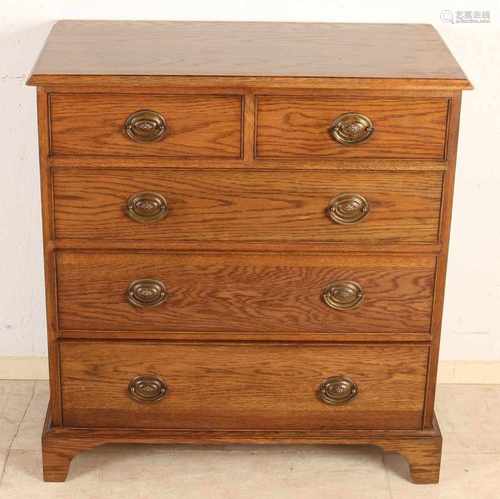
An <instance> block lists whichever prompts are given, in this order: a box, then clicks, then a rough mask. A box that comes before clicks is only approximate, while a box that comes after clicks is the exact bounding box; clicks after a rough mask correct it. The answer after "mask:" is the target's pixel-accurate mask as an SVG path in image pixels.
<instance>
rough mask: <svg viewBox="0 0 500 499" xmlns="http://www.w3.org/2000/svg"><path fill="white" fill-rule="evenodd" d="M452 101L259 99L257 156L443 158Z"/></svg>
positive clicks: (441, 99) (313, 98)
mask: <svg viewBox="0 0 500 499" xmlns="http://www.w3.org/2000/svg"><path fill="white" fill-rule="evenodd" d="M447 117H448V100H447V99H444V98H440V99H437V98H436V99H430V98H427V99H422V98H418V99H417V98H415V99H411V98H378V99H374V98H373V97H372V98H347V97H342V96H335V97H317V96H315V97H302V96H298V97H293V96H271V95H262V96H259V97H258V98H257V125H256V126H257V131H256V141H257V143H256V155H257V157H259V158H304V157H310V158H317V159H318V158H326V159H328V158H401V159H411V158H415V159H416V158H420V159H436V160H440V159H444V157H445V137H446V123H447Z"/></svg>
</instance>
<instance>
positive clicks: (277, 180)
mask: <svg viewBox="0 0 500 499" xmlns="http://www.w3.org/2000/svg"><path fill="white" fill-rule="evenodd" d="M131 39H133V40H134V50H133V51H129V50H127V46H128V45H127V43H124V41H129V40H131ZM228 40H231V41H230V43H228ZM186 46H189V47H191V50H190V51H189V56H187V54H186V51H185V47H186ZM283 47H286V56H284V55H283V51H282V48H283ZM95 54H98V57H97V56H96V55H95ZM207 55H209V57H208V56H207ZM29 83H30V84H32V85H36V86H38V87H39V88H38V127H39V144H40V171H41V190H42V213H43V232H44V248H45V249H44V253H45V277H46V299H47V325H48V342H49V365H50V387H51V399H50V405H49V409H48V414H47V421H46V425H45V429H44V432H43V438H42V441H43V460H44V478H45V480H47V481H62V480H64V479H65V478H66V475H67V473H68V468H69V464H70V461H71V459H72V457H73V456H74V455H75V454H76V453H78V452H80V451H82V450H85V449H90V448H92V447H95V446H98V445H101V444H104V443H108V442H113V443H130V442H141V443H197V444H200V443H202V444H217V443H229V442H231V443H259V444H274V443H311V444H313V443H314V444H316V443H323V444H373V445H378V446H380V447H382V448H383V449H384V450H385V451H388V452H399V453H401V454H402V455H403V456H405V457H406V459H407V460H408V462H409V465H410V473H411V477H412V479H413V480H414V481H415V482H417V483H435V482H437V481H438V478H439V465H440V458H441V435H440V432H439V428H438V425H437V422H436V420H435V417H434V393H435V384H436V371H437V361H438V351H439V335H440V328H441V316H442V307H443V297H444V282H445V270H446V260H447V253H448V240H449V230H450V219H451V205H452V191H453V178H454V172H455V161H456V149H457V140H458V122H459V111H460V96H461V90H463V89H466V88H471V85H470V83H469V82H468V80H467V78H466V77H465V75H464V74H463V72H462V71H461V69H460V67H459V66H458V65H457V63H456V62H455V60H454V59H453V57H452V56H451V54H450V53H449V51H448V50H447V48H446V47H445V45H444V44H443V42H442V40H441V39H440V38H439V35H437V33H436V32H435V31H434V30H433V28H432V27H430V26H426V25H366V24H365V25H355V24H340V25H332V24H297V23H284V24H278V25H277V24H270V23H233V24H231V23H162V22H158V23H150V22H104V21H97V22H80V21H78V22H61V23H58V24H56V26H55V28H54V30H53V32H52V34H51V36H50V37H49V40H48V42H47V45H46V48H45V50H44V51H43V52H42V54H41V56H40V59H39V61H38V63H37V65H36V67H35V69H34V72H33V74H32V75H31V77H30V80H29ZM147 108H150V109H152V110H156V111H158V112H161V113H163V114H164V116H165V118H166V120H167V125H168V126H169V133H168V134H167V136H166V138H165V139H164V140H162V141H160V142H155V143H151V144H143V143H141V144H139V143H136V142H132V141H130V140H129V139H128V138H126V136H125V134H124V133H123V130H122V127H123V123H124V121H125V120H126V118H127V116H128V115H129V114H131V113H133V112H135V111H138V110H140V109H147ZM343 112H363V113H366V114H367V115H369V116H370V117H371V119H372V120H373V122H374V125H375V132H374V133H373V135H372V136H371V137H370V138H369V139H368V140H367V141H366V142H363V143H361V144H357V145H351V146H342V145H340V144H337V143H336V142H334V141H332V139H331V138H330V136H329V134H328V127H329V126H330V124H331V122H332V121H333V120H334V119H335V118H336V116H337V115H338V114H340V113H343ZM145 190H152V191H157V192H159V193H160V194H162V195H164V196H165V197H166V198H167V199H168V202H169V208H170V213H169V214H168V216H167V217H166V218H165V219H164V220H162V221H160V222H158V223H155V224H150V225H149V224H148V225H140V224H138V223H137V222H133V221H132V220H130V219H129V218H127V217H126V215H125V212H124V205H125V202H126V199H127V197H128V196H130V195H131V194H134V193H136V192H140V191H145ZM340 192H354V193H358V194H361V195H363V196H365V197H366V198H367V199H368V200H369V202H370V208H371V209H370V213H369V214H368V216H367V217H366V218H365V219H364V220H363V221H362V222H360V223H358V224H356V225H352V226H338V225H334V224H332V223H331V222H330V221H329V220H328V219H327V217H326V216H325V212H324V210H325V208H326V205H327V204H328V202H329V201H330V200H331V198H333V197H334V196H335V195H337V194H338V193H340ZM146 277H148V278H159V279H162V280H164V281H165V284H166V285H167V288H168V290H169V293H170V295H169V299H168V300H167V301H166V303H164V304H163V305H161V306H159V307H158V308H155V309H144V310H138V309H136V308H133V307H132V305H130V304H129V303H128V302H127V299H126V293H125V292H126V288H127V286H128V283H129V282H130V281H131V280H134V279H139V278H146ZM337 279H348V280H355V281H357V282H359V283H360V284H361V285H362V286H363V288H364V290H365V301H364V303H363V304H362V305H361V306H360V307H358V308H357V309H355V310H348V311H344V312H339V311H335V310H332V309H329V308H328V307H326V305H325V304H324V303H323V302H322V299H321V292H322V289H323V288H324V286H326V285H327V284H328V283H329V282H330V281H332V280H337ZM145 373H150V374H151V373H153V374H156V375H158V376H161V377H162V378H165V380H166V382H167V384H168V387H169V393H168V396H167V397H166V398H165V399H164V400H162V401H161V402H159V403H157V404H153V405H151V406H148V405H140V406H139V404H137V403H136V402H134V401H132V400H131V399H130V398H128V396H127V386H128V382H129V381H130V378H131V377H133V376H136V375H138V374H145ZM340 374H342V375H344V376H349V377H351V378H352V379H353V380H354V381H355V382H356V383H357V384H358V386H359V394H358V396H357V397H356V398H355V399H353V400H352V401H351V402H349V403H347V404H346V405H344V406H337V407H333V406H327V405H326V404H324V403H323V402H321V401H320V400H319V399H318V397H317V393H316V391H317V387H318V384H319V383H320V382H321V381H322V380H323V379H324V378H325V377H329V376H335V375H340ZM206 400H208V401H209V403H204V402H206ZM290 408H293V410H290Z"/></svg>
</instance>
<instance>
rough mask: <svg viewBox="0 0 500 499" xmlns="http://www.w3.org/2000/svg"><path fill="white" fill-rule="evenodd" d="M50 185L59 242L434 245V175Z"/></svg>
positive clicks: (290, 175) (73, 180) (83, 174)
mask: <svg viewBox="0 0 500 499" xmlns="http://www.w3.org/2000/svg"><path fill="white" fill-rule="evenodd" d="M53 185H54V205H55V230H56V237H58V238H68V239H72V238H92V239H113V240H116V239H121V240H144V241H158V240H164V241H210V242H214V241H226V242H227V241H240V242H241V241H248V242H272V241H281V242H311V243H314V242H365V243H374V244H376V243H408V242H416V243H435V242H436V241H437V240H438V229H439V215H440V204H441V188H442V174H441V173H439V172H426V173H416V172H399V173H398V172H383V173H381V172H370V173H358V172H324V171H323V172H318V171H315V172H304V171H297V172H283V171H275V172H269V171H259V172H251V171H250V172H239V171H232V172H222V171H220V170H219V171H217V170H214V171H210V172H206V171H205V172H193V171H176V170H171V169H166V170H163V171H151V170H148V171H141V170H129V171H127V170H120V171H101V172H95V171H92V172H89V171H83V170H80V171H76V172H75V171H74V170H73V171H72V170H64V169H63V170H60V169H56V170H55V172H54V181H53ZM144 192H146V193H147V194H144ZM144 206H145V208H144ZM162 217H163V218H162Z"/></svg>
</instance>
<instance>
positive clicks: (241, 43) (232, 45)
mask: <svg viewBox="0 0 500 499" xmlns="http://www.w3.org/2000/svg"><path fill="white" fill-rule="evenodd" d="M131 47H132V48H133V50H131ZM43 75H45V76H47V75H79V76H86V75H99V76H101V77H103V76H105V75H127V76H133V75H141V76H145V75H161V76H164V75H165V76H172V75H179V76H189V77H192V76H198V77H200V76H201V77H203V76H240V77H241V76H277V77H283V76H284V77H318V76H320V77H325V78H330V79H332V78H346V77H347V78H349V77H350V78H361V79H363V78H370V79H377V78H382V79H387V78H391V79H418V80H423V81H424V82H425V81H426V80H428V79H431V80H432V79H438V80H441V81H440V83H441V85H443V86H446V83H447V81H448V80H458V81H459V82H460V83H461V85H462V86H467V85H468V81H467V78H466V76H465V75H464V73H463V71H462V70H461V69H460V67H459V65H458V64H457V62H456V61H455V59H454V58H453V56H452V55H451V53H450V52H449V50H448V48H447V47H446V45H445V44H444V43H443V41H442V40H441V38H440V36H439V34H438V33H437V32H436V31H435V29H434V28H433V27H432V26H430V25H424V24H369V23H366V24H365V23H363V24H340V23H338V24H332V23H255V22H253V23H241V22H239V23H227V22H164V21H141V22H139V21H133V22H130V21H128V22H127V21H61V22H58V23H57V24H56V25H55V26H54V28H53V29H52V32H51V34H50V36H49V38H48V40H47V43H46V45H45V48H44V50H43V51H42V54H41V55H40V58H39V60H38V62H37V64H36V66H35V68H34V70H33V76H32V77H31V79H30V82H31V83H32V84H39V83H40V81H41V80H40V79H39V78H37V76H43ZM45 81H49V80H47V78H46V80H45Z"/></svg>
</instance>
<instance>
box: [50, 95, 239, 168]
mask: <svg viewBox="0 0 500 499" xmlns="http://www.w3.org/2000/svg"><path fill="white" fill-rule="evenodd" d="M241 102H242V99H241V97H240V96H234V95H227V96H221V95H135V94H134V95H131V94H54V95H52V97H51V99H50V116H51V140H50V149H51V151H50V152H51V153H52V154H54V155H95V156H117V157H120V156H164V157H179V158H182V157H191V158H194V157H199V158H203V157H214V158H217V157H220V158H239V157H240V156H241V134H242V126H241V119H242V112H241V109H242V106H241ZM145 110H146V111H152V112H153V113H154V114H151V113H146V114H145V113H142V111H145ZM127 130H128V132H127Z"/></svg>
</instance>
